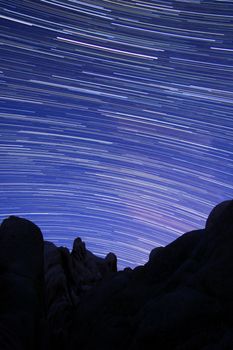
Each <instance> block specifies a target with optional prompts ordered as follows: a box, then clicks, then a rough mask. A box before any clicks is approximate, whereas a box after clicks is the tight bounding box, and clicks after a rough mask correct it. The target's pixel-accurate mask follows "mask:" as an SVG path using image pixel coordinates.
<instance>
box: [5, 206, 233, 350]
mask: <svg viewBox="0 0 233 350" xmlns="http://www.w3.org/2000/svg"><path fill="white" fill-rule="evenodd" d="M43 269H44V270H43ZM0 297H1V299H0V300H1V301H0V349H3V350H5V349H6V350H8V349H9V350H14V349H17V350H18V349H24V350H25V349H26V350H28V349H30V350H51V349H59V350H63V349H64V350H65V349H66V350H76V349H79V350H90V349H97V350H98V349H101V350H105V349H106V350H107V349H108V350H109V349H111V350H116V349H129V350H144V349H145V350H146V349H158V350H163V349H169V350H170V349H172V350H219V349H222V350H225V349H226V350H227V349H229V350H231V349H233V317H232V314H233V201H227V202H223V203H221V204H219V205H218V206H217V207H215V208H214V209H213V210H212V212H211V213H210V216H209V218H208V220H207V223H206V227H205V228H204V229H201V230H197V231H192V232H188V233H185V234H184V235H182V236H181V237H179V238H178V239H177V240H175V241H174V242H172V243H171V244H169V245H168V246H166V247H163V248H162V247H160V248H155V249H153V250H152V252H151V254H150V257H149V261H148V262H147V263H146V264H145V265H144V266H138V267H136V268H135V269H134V270H132V269H130V268H126V269H125V270H123V271H119V272H117V261H116V256H115V255H114V254H113V253H110V254H108V255H107V256H106V258H105V259H101V258H99V257H96V256H95V255H94V254H92V253H91V252H89V251H88V250H87V249H86V247H85V244H84V242H82V240H81V239H80V238H77V239H75V241H74V245H73V249H72V252H71V253H70V252H69V250H68V249H66V248H64V247H56V246H55V245H54V244H53V243H49V242H44V243H43V239H42V235H41V232H40V230H39V228H38V227H36V226H35V225H34V224H33V223H31V222H29V221H28V220H25V219H20V218H16V217H10V218H9V219H6V220H4V221H3V223H2V225H1V229H0Z"/></svg>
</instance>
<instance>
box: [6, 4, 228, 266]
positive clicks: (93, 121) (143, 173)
mask: <svg viewBox="0 0 233 350" xmlns="http://www.w3.org/2000/svg"><path fill="white" fill-rule="evenodd" d="M0 6H1V10H0V34H1V41H0V44H1V45H0V50H1V51H0V55H1V60H0V84H1V88H0V98H1V101H0V105H1V110H0V134H1V137H0V152H1V158H0V160H1V167H0V191H1V204H0V219H1V220H2V219H3V218H5V217H7V216H8V215H12V214H13V215H19V216H22V217H26V218H28V219H30V220H32V221H33V222H35V223H36V224H38V225H39V226H40V228H41V230H42V232H43V234H44V236H45V238H46V239H48V240H51V241H53V242H55V243H56V244H58V245H64V246H67V247H69V248H71V246H72V242H73V239H74V238H75V237H77V236H80V237H81V238H82V239H83V240H84V241H85V242H86V245H87V247H88V248H89V249H90V250H92V251H93V252H94V253H96V254H97V255H100V256H104V255H106V254H107V253H108V252H109V251H113V252H114V253H116V254H117V256H118V262H119V267H120V268H122V267H124V266H135V265H137V264H142V263H144V262H145V261H147V259H148V254H149V252H150V251H151V249H152V248H153V247H155V246H160V245H166V244H167V243H169V242H171V241H172V240H174V239H176V238H177V237H178V236H179V235H181V234H182V233H184V232H186V231H189V230H192V229H197V228H201V227H203V225H204V223H205V219H206V217H207V215H208V213H209V212H210V210H211V209H212V207H213V206H214V205H216V204H217V203H219V202H221V201H223V200H226V199H232V197H233V182H232V178H233V108H232V107H233V106H232V104H233V42H232V39H233V2H232V1H221V0H218V1H217V0H216V1H209V0H208V1H202V0H180V1H178V0H177V1H175V0H174V1H165V0H163V1H161V0H158V1H140V0H139V1H137V0H136V1H134V0H131V1H125V0H119V1H110V0H102V1H95V0H89V1H76V0H66V1H65V0H64V1H62V0H51V1H50V0H41V1H38V0H33V1H32V0H31V1H27V0H25V1H22V0H21V1H13V0H11V1H9V0H5V1H4V0H1V1H0Z"/></svg>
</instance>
